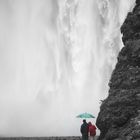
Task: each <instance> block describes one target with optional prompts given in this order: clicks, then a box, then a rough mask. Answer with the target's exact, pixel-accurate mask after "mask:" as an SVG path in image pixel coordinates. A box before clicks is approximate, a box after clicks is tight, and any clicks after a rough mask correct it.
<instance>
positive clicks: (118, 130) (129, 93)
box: [96, 0, 140, 140]
mask: <svg viewBox="0 0 140 140" xmlns="http://www.w3.org/2000/svg"><path fill="white" fill-rule="evenodd" d="M121 32H122V33H123V37H122V40H123V43H124V45H125V46H124V47H123V48H122V50H121V52H120V53H119V55H118V62H117V65H116V67H115V69H114V71H113V73H112V76H111V80H110V83H109V86H110V90H109V96H108V97H107V99H105V100H104V101H103V102H102V105H101V108H100V112H99V116H98V118H97V122H96V125H97V126H98V128H99V129H100V131H101V134H100V137H99V139H98V140H140V0H136V6H135V8H134V9H133V11H132V12H130V13H129V14H128V16H127V18H126V20H125V22H124V24H123V25H122V27H121Z"/></svg>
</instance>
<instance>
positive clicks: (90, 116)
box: [76, 113, 95, 118]
mask: <svg viewBox="0 0 140 140" xmlns="http://www.w3.org/2000/svg"><path fill="white" fill-rule="evenodd" d="M76 117H77V118H95V117H94V116H93V115H92V114H90V113H82V114H80V115H78V116H76Z"/></svg>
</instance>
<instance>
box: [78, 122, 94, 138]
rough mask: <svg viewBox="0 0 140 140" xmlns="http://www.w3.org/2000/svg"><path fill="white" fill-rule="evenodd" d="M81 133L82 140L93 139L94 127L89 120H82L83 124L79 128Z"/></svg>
mask: <svg viewBox="0 0 140 140" xmlns="http://www.w3.org/2000/svg"><path fill="white" fill-rule="evenodd" d="M80 131H81V134H82V140H88V138H89V140H93V139H94V136H95V135H96V127H95V125H93V124H92V123H91V122H89V123H87V122H86V120H85V119H84V120H83V124H82V125H81V128H80Z"/></svg>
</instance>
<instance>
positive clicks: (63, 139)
mask: <svg viewBox="0 0 140 140" xmlns="http://www.w3.org/2000/svg"><path fill="white" fill-rule="evenodd" d="M0 140H81V137H80V136H79V137H76V136H75V137H74V136H73V137H0ZM95 140H97V137H96V138H95Z"/></svg>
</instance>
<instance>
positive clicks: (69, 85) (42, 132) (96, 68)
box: [0, 0, 135, 136]
mask: <svg viewBox="0 0 140 140" xmlns="http://www.w3.org/2000/svg"><path fill="white" fill-rule="evenodd" d="M134 4H135V0H0V66H1V67H0V112H1V115H0V135H2V136H62V135H69V136H70V135H80V132H79V127H80V124H81V120H79V119H77V118H76V115H78V114H79V113H83V112H90V113H92V114H94V115H95V116H96V117H97V115H98V112H99V106H100V100H103V99H104V98H106V97H107V95H108V82H109V79H110V76H111V72H112V70H113V68H114V66H115V64H116V61H117V59H116V58H117V55H118V52H119V51H120V49H121V48H122V47H123V44H122V41H121V36H122V35H121V33H120V27H121V25H122V23H123V21H124V19H125V17H126V15H127V13H128V12H129V11H131V10H132V8H133V7H134ZM92 121H93V122H94V123H95V121H96V120H92Z"/></svg>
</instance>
